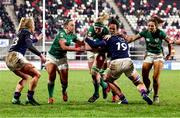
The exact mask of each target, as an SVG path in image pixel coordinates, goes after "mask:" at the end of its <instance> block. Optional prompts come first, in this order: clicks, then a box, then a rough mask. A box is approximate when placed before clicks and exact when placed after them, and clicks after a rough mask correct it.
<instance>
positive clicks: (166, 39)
mask: <svg viewBox="0 0 180 118" xmlns="http://www.w3.org/2000/svg"><path fill="white" fill-rule="evenodd" d="M164 40H165V41H166V42H167V43H168V50H169V53H168V55H167V56H166V59H167V60H168V59H171V55H172V43H171V41H172V40H171V39H170V38H169V37H166V38H165V39H164Z"/></svg>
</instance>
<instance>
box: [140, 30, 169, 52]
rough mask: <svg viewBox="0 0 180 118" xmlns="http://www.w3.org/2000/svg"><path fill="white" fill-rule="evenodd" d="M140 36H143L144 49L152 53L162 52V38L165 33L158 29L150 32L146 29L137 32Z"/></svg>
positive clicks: (164, 36)
mask: <svg viewBox="0 0 180 118" xmlns="http://www.w3.org/2000/svg"><path fill="white" fill-rule="evenodd" d="M139 35H140V36H141V37H144V38H145V42H146V51H147V52H151V53H154V54H159V53H162V52H163V47H162V42H163V39H165V38H166V37H167V35H166V33H165V32H163V31H162V30H160V29H157V31H156V32H154V33H152V32H149V31H148V30H145V31H142V32H140V33H139Z"/></svg>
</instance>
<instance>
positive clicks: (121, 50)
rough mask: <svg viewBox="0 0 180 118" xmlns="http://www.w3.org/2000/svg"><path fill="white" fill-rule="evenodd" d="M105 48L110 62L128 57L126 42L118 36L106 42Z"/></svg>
mask: <svg viewBox="0 0 180 118" xmlns="http://www.w3.org/2000/svg"><path fill="white" fill-rule="evenodd" d="M106 48H107V50H108V54H109V55H110V58H111V60H114V59H119V58H128V57H129V52H128V51H129V45H128V42H127V41H126V40H125V39H124V38H122V37H119V36H112V37H111V38H110V39H109V40H107V41H106Z"/></svg>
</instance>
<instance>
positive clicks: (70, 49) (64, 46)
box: [59, 39, 83, 51]
mask: <svg viewBox="0 0 180 118" xmlns="http://www.w3.org/2000/svg"><path fill="white" fill-rule="evenodd" d="M59 44H60V46H61V48H62V49H63V50H66V51H83V50H82V49H81V48H80V47H77V48H76V47H70V46H67V45H66V40H64V39H60V40H59Z"/></svg>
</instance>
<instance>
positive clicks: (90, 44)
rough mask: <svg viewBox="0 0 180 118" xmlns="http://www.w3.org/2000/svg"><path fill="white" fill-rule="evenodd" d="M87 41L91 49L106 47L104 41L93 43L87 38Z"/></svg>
mask: <svg viewBox="0 0 180 118" xmlns="http://www.w3.org/2000/svg"><path fill="white" fill-rule="evenodd" d="M85 41H86V43H88V45H89V46H90V47H91V48H98V47H104V46H106V42H105V41H104V40H97V41H93V40H91V39H90V38H86V39H85Z"/></svg>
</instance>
